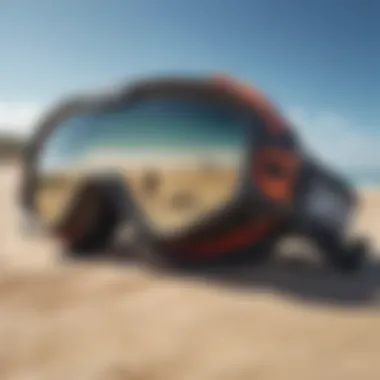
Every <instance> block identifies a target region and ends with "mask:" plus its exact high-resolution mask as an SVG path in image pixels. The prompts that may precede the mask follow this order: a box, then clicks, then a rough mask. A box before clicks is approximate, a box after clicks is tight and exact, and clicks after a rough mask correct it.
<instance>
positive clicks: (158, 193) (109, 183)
mask: <svg viewBox="0 0 380 380" xmlns="http://www.w3.org/2000/svg"><path fill="white" fill-rule="evenodd" d="M21 204H22V207H23V209H24V211H25V213H26V214H27V215H28V216H29V219H30V220H31V222H32V223H33V224H35V225H38V226H40V227H42V229H43V230H45V231H49V233H51V234H53V235H54V236H57V237H59V238H60V239H61V240H62V241H63V242H65V243H66V244H68V245H71V246H81V247H82V248H86V247H87V248H89V247H92V249H96V248H97V247H98V246H99V244H100V243H104V242H105V241H108V240H109V236H111V235H112V233H113V232H114V230H115V229H117V228H120V226H126V225H133V226H134V228H135V229H136V230H137V231H138V232H137V236H138V238H137V239H138V240H139V241H140V242H144V244H145V246H146V247H148V248H147V249H148V250H149V251H150V252H153V254H154V255H155V256H156V257H161V258H163V257H164V258H165V260H169V261H173V262H194V263H195V262H201V263H206V262H209V261H214V260H217V259H225V258H237V257H239V255H240V253H243V254H248V255H251V256H255V255H256V254H257V252H258V251H259V247H261V248H263V247H265V251H268V244H270V245H273V244H274V243H275V242H276V241H278V239H279V238H280V237H281V236H284V235H285V234H289V233H297V234H305V235H307V236H311V237H316V239H317V240H318V241H321V242H322V241H326V242H328V244H330V245H331V244H336V245H337V244H338V242H339V244H340V242H341V241H342V239H343V238H342V237H343V236H344V235H345V231H346V229H347V226H348V224H349V221H350V219H351V214H352V211H353V210H354V209H355V207H356V195H355V193H354V192H353V189H351V188H350V186H348V185H347V184H346V182H345V181H344V180H342V179H341V178H340V177H339V176H338V175H337V174H335V173H332V172H331V171H330V170H329V169H327V168H325V167H322V165H321V164H320V163H319V162H318V161H316V160H314V159H312V158H310V157H309V155H308V154H307V152H305V151H304V149H303V147H302V146H301V144H300V141H299V139H298V137H297V136H296V134H295V131H294V130H292V129H291V128H290V127H289V125H288V123H287V122H286V121H285V119H284V118H282V116H281V115H280V113H279V111H278V110H277V109H276V108H275V107H274V105H273V104H271V102H269V101H268V100H267V99H266V98H265V96H263V95H262V94H261V93H260V92H259V91H258V90H256V89H255V88H253V87H251V86H248V85H246V84H244V83H241V82H239V81H237V80H235V79H233V78H229V77H226V76H213V77H199V78H188V77H175V78H153V79H147V80H143V81H138V82H136V83H134V84H131V85H128V86H126V87H125V88H122V89H121V90H115V91H114V92H112V93H110V94H103V95H97V96H88V95H84V96H73V97H71V98H69V99H68V100H66V101H62V102H60V103H59V104H58V105H57V106H55V107H53V108H52V109H51V110H49V111H48V112H47V114H46V115H45V117H44V118H43V119H42V120H41V122H40V124H39V125H38V126H37V128H36V132H35V134H34V135H33V136H32V138H31V140H30V141H29V144H28V145H27V147H26V149H25V154H24V158H23V181H22V187H21ZM105 210H107V211H105ZM111 216H112V217H111ZM99 225H102V229H99V228H100V227H96V226H99ZM96 228H98V229H96ZM91 229H92V232H91ZM80 242H81V243H80ZM84 242H86V243H84ZM326 244H327V243H326ZM87 248H86V249H87ZM255 252H256V253H255ZM257 255H258V254H257ZM346 256H347V255H346ZM339 257H340V256H339ZM334 260H335V259H334Z"/></svg>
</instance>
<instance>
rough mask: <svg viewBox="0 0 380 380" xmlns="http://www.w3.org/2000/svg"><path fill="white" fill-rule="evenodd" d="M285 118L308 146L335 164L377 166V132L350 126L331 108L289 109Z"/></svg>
mask: <svg viewBox="0 0 380 380" xmlns="http://www.w3.org/2000/svg"><path fill="white" fill-rule="evenodd" d="M285 113H286V115H287V117H288V119H289V120H290V121H291V122H292V123H293V125H294V126H295V127H296V129H297V131H299V133H300V137H301V138H303V139H304V141H305V143H306V144H307V146H308V147H310V149H312V150H313V152H315V154H316V155H317V156H319V157H321V158H322V159H323V160H325V161H327V162H328V163H331V164H332V165H334V166H335V167H339V168H346V169H353V170H360V169H365V170H374V169H380V149H379V148H380V133H378V132H376V131H369V130H366V129H361V128H360V126H353V125H352V124H350V122H349V121H348V120H346V119H345V118H344V117H342V116H340V115H338V114H336V113H334V112H315V113H312V112H308V111H306V110H303V109H300V108H292V109H288V110H287V111H286V112H285Z"/></svg>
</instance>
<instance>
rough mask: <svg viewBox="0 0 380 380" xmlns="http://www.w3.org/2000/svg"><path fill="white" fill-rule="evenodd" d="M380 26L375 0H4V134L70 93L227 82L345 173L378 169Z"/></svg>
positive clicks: (0, 40) (0, 107)
mask: <svg viewBox="0 0 380 380" xmlns="http://www.w3.org/2000/svg"><path fill="white" fill-rule="evenodd" d="M379 17H380V2H378V1H377V0H318V1H317V0H315V1H309V0H288V1H285V0H260V1H259V0H191V1H190V0H189V1H180V0H133V1H132V0H119V1H116V0H92V1H91V0H59V1H58V0H55V1H52V0H1V1H0V128H3V129H5V128H6V127H7V128H10V126H11V127H12V128H13V129H14V130H16V131H18V132H19V133H29V132H30V130H31V126H32V125H33V121H34V120H35V119H36V117H38V115H39V114H40V113H41V111H42V110H43V109H45V107H46V105H48V104H50V103H51V102H53V101H55V100H56V99H57V98H59V97H61V96H62V95H64V94H66V93H68V92H73V91H76V90H83V89H92V88H94V89H96V88H97V87H103V86H110V85H113V84H117V83H119V82H120V81H125V80H128V79H132V78H134V77H135V76H136V75H138V76H141V75H145V74H149V75H151V74H159V73H171V72H176V73H180V72H190V73H197V72H200V73H204V72H212V71H225V72H227V73H230V74H232V75H236V76H238V77H239V78H242V79H244V80H247V81H250V82H252V83H256V84H257V85H258V86H259V87H261V88H262V89H263V91H264V92H266V93H267V94H269V95H270V97H271V98H272V99H273V100H274V101H275V102H276V103H278V105H279V106H280V107H281V108H282V109H283V112H284V113H285V114H286V115H287V116H288V117H289V118H290V119H291V120H292V121H293V122H294V123H295V124H296V125H297V126H298V127H299V128H300V130H301V134H303V135H304V136H305V138H306V139H307V141H309V142H310V143H311V144H312V146H313V147H314V149H315V150H316V151H318V153H320V154H322V155H323V156H324V157H326V158H327V159H329V160H331V161H333V162H334V163H336V164H337V165H338V166H345V167H347V166H349V167H354V166H357V167H359V168H363V167H365V168H373V167H374V168H375V169H376V168H380V152H379V150H380V149H378V147H380V122H379V120H380V74H379V71H380V23H379V22H378V20H379ZM1 126H2V127H1Z"/></svg>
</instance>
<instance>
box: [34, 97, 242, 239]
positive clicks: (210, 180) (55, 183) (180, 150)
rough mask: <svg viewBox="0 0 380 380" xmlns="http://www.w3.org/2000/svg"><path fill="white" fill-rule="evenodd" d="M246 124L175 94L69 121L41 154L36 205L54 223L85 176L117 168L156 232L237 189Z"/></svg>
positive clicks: (204, 211) (184, 222)
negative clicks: (162, 98)
mask: <svg viewBox="0 0 380 380" xmlns="http://www.w3.org/2000/svg"><path fill="white" fill-rule="evenodd" d="M74 125H75V128H76V130H74ZM245 127H246V125H245V122H244V121H243V120H241V116H240V114H238V113H236V112H234V111H231V110H229V109H226V108H223V107H218V106H217V105H213V104H212V105H210V104H204V103H197V102H193V103H192V102H189V101H188V100H186V101H183V102H182V103H181V102H178V100H172V99H169V100H165V101H162V100H161V99H160V100H159V101H156V102H153V103H152V102H151V103H146V104H142V105H141V104H140V105H139V106H138V107H136V108H132V109H122V110H117V111H114V112H107V113H104V114H99V115H96V117H94V116H93V115H92V116H91V117H89V118H88V119H86V118H82V119H80V122H78V120H77V121H76V122H75V123H74V122H73V121H70V122H69V121H67V122H66V125H62V128H60V129H58V130H57V135H56V136H53V138H52V139H51V140H50V141H48V143H47V144H46V148H45V153H44V154H43V155H42V157H41V160H40V178H39V186H38V190H37V192H36V203H37V208H38V211H39V213H40V215H41V216H42V218H43V219H44V220H46V221H47V222H48V223H53V222H54V221H56V220H58V219H59V218H60V217H62V213H64V211H65V210H66V209H67V205H68V204H69V203H70V202H71V201H72V199H73V197H74V196H75V194H76V192H77V189H78V186H80V184H81V183H83V181H84V180H86V178H90V177H91V176H95V175H100V174H102V173H109V172H114V173H116V174H118V175H119V177H120V178H121V179H122V180H123V182H124V183H125V185H126V186H127V187H128V190H129V192H130V194H131V195H132V198H133V201H134V202H135V203H136V205H137V207H138V208H139V209H140V210H141V211H142V213H143V215H144V216H145V219H146V221H147V222H148V223H149V224H150V225H151V226H152V228H153V229H154V230H156V231H157V232H158V233H168V232H170V231H173V230H177V229H181V228H184V227H186V226H188V225H189V224H192V223H195V222H197V221H198V220H201V219H202V218H204V217H206V216H207V215H209V214H210V213H211V212H213V211H214V210H217V209H218V208H220V207H222V206H223V205H225V204H226V202H228V201H229V200H230V199H231V198H232V196H233V195H234V193H235V190H236V186H237V182H238V178H239V171H240V167H241V164H242V160H243V158H244V152H245V144H246V133H245V131H246V129H245ZM65 129H66V130H65ZM54 141H55V142H54Z"/></svg>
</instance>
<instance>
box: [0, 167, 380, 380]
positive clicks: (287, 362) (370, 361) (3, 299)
mask: <svg viewBox="0 0 380 380" xmlns="http://www.w3.org/2000/svg"><path fill="white" fill-rule="evenodd" d="M17 180H18V176H17V170H16V169H15V168H12V167H5V166H3V167H0V211H1V218H0V242H1V243H0V244H1V245H0V342H1V344H0V379H1V380H16V379H17V380H21V379H22V380H29V379H30V380H32V379H33V380H35V379H39V380H45V379H46V380H68V379H70V380H90V379H91V380H126V379H131V380H132V379H133V380H145V379H155V380H161V379H162V380H179V379H181V380H182V379H183V380H206V379H207V380H214V379H215V380H216V379H223V380H227V379H231V380H238V379H243V380H256V379H260V380H274V379H281V380H288V379H289V380H290V379H291V380H321V379H326V380H330V379H331V380H353V379H358V380H359V379H360V380H378V379H380V361H379V353H380V308H379V306H380V296H379V291H378V289H379V287H380V269H379V268H380V266H377V264H374V265H372V266H369V267H368V268H367V269H365V271H364V272H363V273H361V274H358V275H356V276H351V277H344V276H339V275H337V274H334V273H330V272H327V271H325V270H322V269H318V268H313V267H305V268H303V267H296V266H290V265H287V264H286V263H285V262H281V263H278V264H272V265H270V266H266V267H264V268H255V269H252V268H245V269H239V270H236V271H234V272H229V273H216V274H213V275H211V274H209V275H208V276H206V275H203V276H202V275H198V276H192V277H190V276H189V277H188V278H183V277H179V276H175V275H169V274H164V273H159V272H158V271H154V270H153V269H150V270H148V269H147V268H144V267H143V266H142V265H139V264H138V263H131V262H126V263H120V262H119V263H112V262H103V263H100V262H94V263H92V264H88V263H74V262H71V263H65V264H64V263H62V262H61V261H60V260H59V257H58V255H57V247H56V245H55V243H54V242H51V241H47V240H43V239H37V238H33V237H30V236H27V235H26V234H25V233H21V232H20V223H19V222H20V221H19V217H18V214H17V210H16V208H15V204H14V199H15V196H16V188H17ZM362 200H363V202H362V203H363V208H362V211H361V213H360V215H359V217H358V221H357V226H356V229H357V230H358V231H362V232H366V233H367V234H369V235H370V236H371V237H372V239H373V241H374V243H375V245H376V247H377V248H380V237H379V232H380V191H376V190H370V191H369V190H368V191H365V192H363V193H362ZM305 253H307V252H305Z"/></svg>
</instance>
